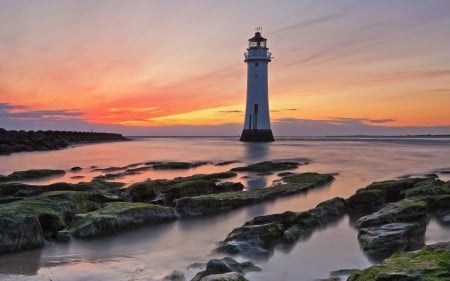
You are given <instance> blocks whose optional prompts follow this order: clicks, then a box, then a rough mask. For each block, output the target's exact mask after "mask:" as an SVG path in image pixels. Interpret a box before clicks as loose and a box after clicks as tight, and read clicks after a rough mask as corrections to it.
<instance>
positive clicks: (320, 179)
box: [174, 173, 333, 215]
mask: <svg viewBox="0 0 450 281" xmlns="http://www.w3.org/2000/svg"><path fill="white" fill-rule="evenodd" d="M332 180H333V177H332V176H330V175H327V174H316V173H303V174H299V175H298V177H296V182H295V183H286V184H278V185H275V186H272V187H269V188H263V189H254V190H249V191H235V192H224V193H218V194H210V195H199V196H193V197H184V198H180V199H176V200H174V203H175V207H176V208H177V210H179V211H180V212H182V213H183V214H187V215H201V214H209V213H217V212H220V211H223V210H229V209H233V208H237V207H241V206H245V205H249V204H254V203H257V202H261V201H263V200H268V199H273V198H276V197H281V196H288V195H292V194H295V193H299V192H304V191H307V190H309V189H311V188H314V187H317V186H320V185H323V184H325V183H328V182H330V181H332Z"/></svg>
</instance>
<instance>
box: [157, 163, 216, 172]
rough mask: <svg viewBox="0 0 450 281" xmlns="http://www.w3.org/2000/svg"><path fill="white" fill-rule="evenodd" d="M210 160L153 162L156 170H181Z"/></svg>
mask: <svg viewBox="0 0 450 281" xmlns="http://www.w3.org/2000/svg"><path fill="white" fill-rule="evenodd" d="M206 164H208V162H194V163H190V162H160V163H157V164H153V169H154V170H179V169H191V168H196V167H199V166H202V165H206Z"/></svg>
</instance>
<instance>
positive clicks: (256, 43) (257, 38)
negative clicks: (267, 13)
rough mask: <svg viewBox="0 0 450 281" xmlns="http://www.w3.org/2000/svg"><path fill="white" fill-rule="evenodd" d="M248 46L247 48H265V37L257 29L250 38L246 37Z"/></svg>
mask: <svg viewBox="0 0 450 281" xmlns="http://www.w3.org/2000/svg"><path fill="white" fill-rule="evenodd" d="M248 46H249V48H267V39H266V38H264V37H262V35H261V32H259V31H257V32H255V35H254V36H253V37H252V38H250V39H248Z"/></svg>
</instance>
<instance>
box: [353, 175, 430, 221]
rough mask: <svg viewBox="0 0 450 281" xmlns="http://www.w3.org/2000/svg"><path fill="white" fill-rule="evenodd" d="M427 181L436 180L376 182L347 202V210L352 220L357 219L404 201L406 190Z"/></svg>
mask: <svg viewBox="0 0 450 281" xmlns="http://www.w3.org/2000/svg"><path fill="white" fill-rule="evenodd" d="M427 181H434V179H427V178H407V179H401V180H388V181H381V182H374V183H372V184H370V185H368V186H367V187H365V188H361V189H358V190H357V191H356V193H355V194H353V195H352V196H350V197H349V198H348V199H347V200H346V206H347V210H348V211H349V213H350V215H351V217H352V218H356V219H357V218H359V217H361V216H364V215H367V214H370V213H372V212H374V211H377V210H378V209H380V208H381V207H383V205H384V204H386V203H393V202H397V201H400V200H402V199H404V198H405V192H406V190H409V189H411V188H413V187H414V186H416V184H420V183H422V182H427Z"/></svg>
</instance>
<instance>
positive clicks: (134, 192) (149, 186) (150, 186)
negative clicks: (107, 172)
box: [122, 180, 157, 202]
mask: <svg viewBox="0 0 450 281" xmlns="http://www.w3.org/2000/svg"><path fill="white" fill-rule="evenodd" d="M156 186H157V182H155V181H152V180H147V181H144V182H138V183H134V184H132V185H130V186H129V187H128V188H126V189H124V190H123V191H122V197H124V198H125V199H126V200H129V201H132V202H145V201H151V200H153V199H154V198H155V197H156V191H155V188H156Z"/></svg>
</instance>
